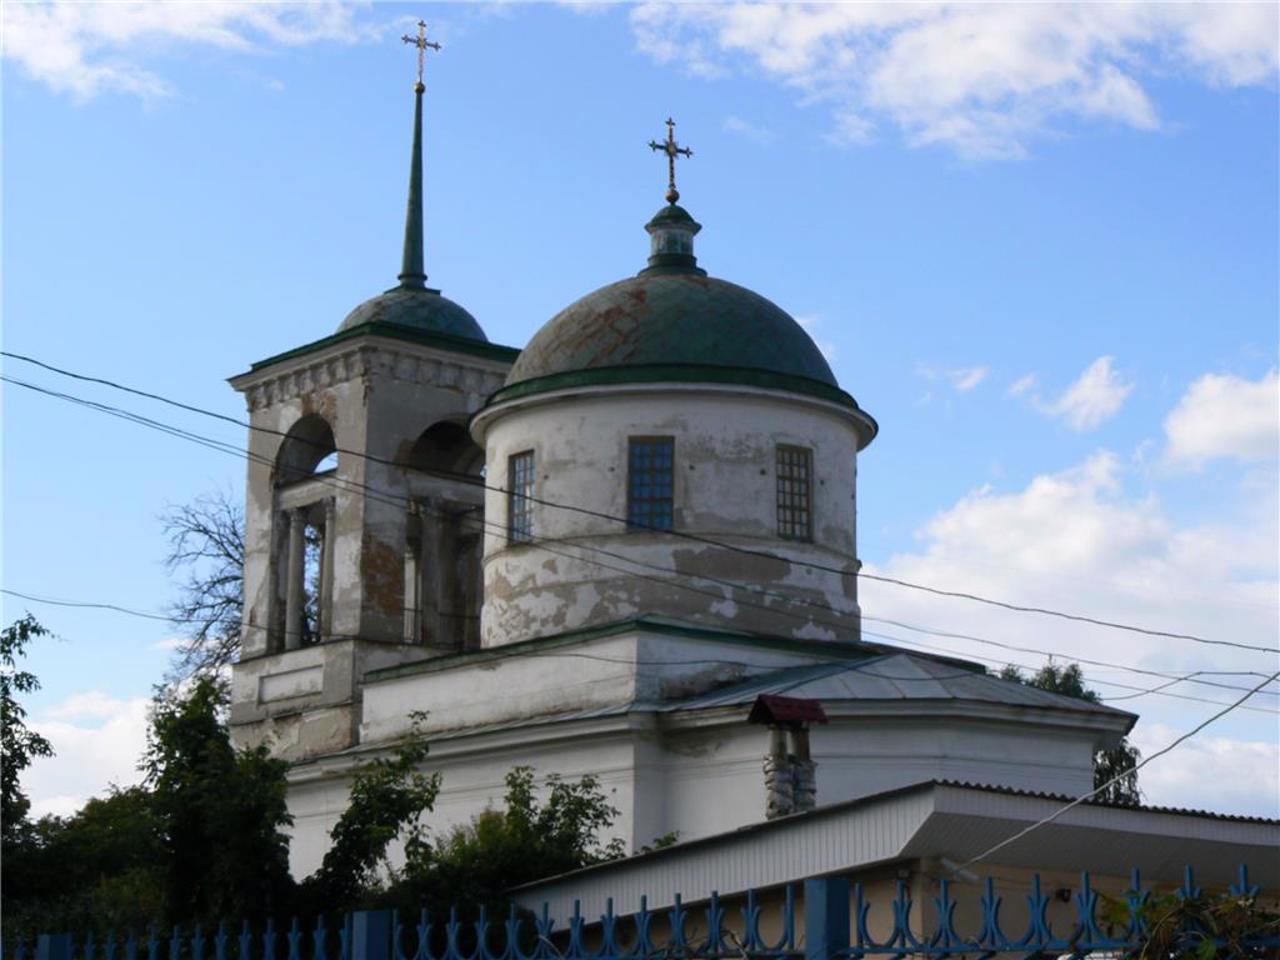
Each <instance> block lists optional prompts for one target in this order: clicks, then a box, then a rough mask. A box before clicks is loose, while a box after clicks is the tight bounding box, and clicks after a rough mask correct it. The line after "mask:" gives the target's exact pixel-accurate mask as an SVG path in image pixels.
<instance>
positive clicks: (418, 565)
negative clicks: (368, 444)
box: [404, 420, 484, 649]
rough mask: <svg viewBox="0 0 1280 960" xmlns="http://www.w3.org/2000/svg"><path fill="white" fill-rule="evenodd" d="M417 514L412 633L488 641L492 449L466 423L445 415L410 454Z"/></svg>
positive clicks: (452, 645) (410, 557) (409, 556)
mask: <svg viewBox="0 0 1280 960" xmlns="http://www.w3.org/2000/svg"><path fill="white" fill-rule="evenodd" d="M404 465H405V467H406V474H407V477H408V484H409V489H410V492H411V496H412V498H413V515H412V516H411V518H410V523H409V526H408V533H407V542H406V544H405V639H406V640H408V641H410V642H412V643H420V644H425V645H428V646H435V647H441V648H445V649H469V648H472V647H478V646H479V645H480V605H481V585H482V573H481V567H480V560H481V554H482V549H483V547H482V540H483V532H484V489H483V486H482V485H481V483H480V480H481V478H482V477H483V473H484V450H483V449H482V448H481V447H480V446H479V445H477V444H476V443H475V441H474V440H472V439H471V435H470V434H469V433H468V432H467V428H466V425H465V424H464V423H462V422H459V421H457V420H440V421H438V422H436V423H434V424H432V425H431V426H430V427H428V428H427V429H426V430H423V431H422V433H421V434H419V435H418V438H417V440H416V441H414V444H413V446H412V447H411V448H410V449H409V452H408V454H407V455H406V456H405V458H404Z"/></svg>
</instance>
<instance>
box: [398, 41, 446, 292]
mask: <svg viewBox="0 0 1280 960" xmlns="http://www.w3.org/2000/svg"><path fill="white" fill-rule="evenodd" d="M400 39H401V40H403V41H404V42H405V43H411V44H413V45H414V46H415V47H417V48H418V82H417V83H415V84H414V86H413V96H414V105H413V154H412V157H411V159H410V161H409V203H408V206H407V208H406V210H405V218H404V258H403V260H402V261H401V265H400V277H399V280H400V286H402V287H419V288H421V287H425V286H426V285H427V274H426V271H425V270H424V268H423V263H422V94H423V91H424V90H426V87H425V86H423V83H422V68H423V66H424V63H425V59H426V53H427V49H428V48H430V49H432V50H439V49H440V44H438V43H433V42H432V41H430V40H428V39H427V25H426V23H425V22H424V21H422V20H419V21H418V35H417V36H416V37H412V36H409V35H408V34H405V35H404V36H403V37H401V38H400Z"/></svg>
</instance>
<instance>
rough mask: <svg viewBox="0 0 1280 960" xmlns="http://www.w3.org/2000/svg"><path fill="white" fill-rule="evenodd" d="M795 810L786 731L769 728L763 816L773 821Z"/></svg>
mask: <svg viewBox="0 0 1280 960" xmlns="http://www.w3.org/2000/svg"><path fill="white" fill-rule="evenodd" d="M794 810H795V783H794V781H793V779H792V776H791V761H790V759H789V758H788V757H787V731H786V730H784V729H783V728H782V727H778V726H771V727H770V728H769V753H768V754H767V755H766V756H765V758H764V815H765V816H766V817H767V818H768V819H770V820H773V819H774V818H775V817H785V816H786V815H787V814H789V813H792V812H794Z"/></svg>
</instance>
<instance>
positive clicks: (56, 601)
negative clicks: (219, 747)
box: [0, 589, 1280, 716]
mask: <svg viewBox="0 0 1280 960" xmlns="http://www.w3.org/2000/svg"><path fill="white" fill-rule="evenodd" d="M0 593H3V594H7V595H8V596H12V597H19V598H21V599H24V600H30V601H32V602H34V603H44V604H50V605H52V606H59V607H75V608H89V609H99V610H111V611H113V612H116V613H123V614H128V615H129V616H134V617H142V618H145V619H148V620H160V621H167V622H169V623H200V622H203V621H202V620H198V619H183V618H179V617H168V616H165V615H163V614H157V613H147V612H145V611H142V610H134V609H131V608H129V607H122V606H118V605H116V604H109V603H95V602H91V601H85V600H67V599H60V598H55V597H41V596H36V595H34V594H29V593H22V592H19V591H17V590H9V589H0ZM241 629H242V630H243V631H245V632H250V631H254V630H259V631H261V630H267V629H268V628H267V627H265V626H262V625H260V624H251V623H242V624H241ZM866 633H868V634H869V635H870V636H873V637H877V638H879V639H882V640H886V641H888V642H890V643H905V644H909V645H911V646H916V647H921V648H923V649H925V650H933V651H937V652H940V653H946V654H954V655H957V656H960V657H968V658H970V659H973V660H982V661H985V662H987V663H994V664H997V665H1000V666H1012V667H1018V668H1019V669H1022V670H1035V669H1036V668H1035V667H1030V666H1028V665H1027V664H1023V663H1015V662H1013V661H1007V660H998V659H994V658H991V657H982V656H976V655H970V654H966V653H964V652H963V651H959V650H955V649H953V648H949V647H939V646H935V645H932V644H926V643H921V642H920V641H918V640H908V639H907V638H905V637H897V636H893V635H891V634H883V633H875V632H872V631H866ZM325 638H326V639H327V640H353V639H359V637H357V636H354V635H346V634H326V635H325ZM880 652H881V654H882V655H885V656H887V655H891V654H892V652H894V651H893V650H892V648H890V650H888V651H885V650H884V649H883V648H880ZM510 655H511V656H538V657H552V656H557V657H569V658H578V659H586V660H599V661H601V662H605V663H633V662H634V663H638V664H640V665H642V666H698V665H716V666H742V661H741V660H724V659H696V660H695V659H690V660H678V661H677V660H671V661H658V660H654V661H631V660H615V659H611V658H608V657H601V656H598V655H592V654H585V653H561V654H550V653H525V652H521V651H512V652H511V654H510ZM874 659H875V660H878V659H879V657H876V658H874ZM833 662H836V661H833ZM873 662H874V661H873ZM1120 669H1125V668H1120ZM1198 672H1200V671H1197V673H1198ZM984 675H985V674H975V673H974V672H973V671H969V670H965V671H963V672H962V673H957V674H949V675H945V676H935V677H933V678H932V679H933V680H949V679H961V678H966V677H974V676H984ZM874 676H877V677H880V678H882V679H885V680H902V681H914V682H922V681H926V680H928V679H930V678H924V677H918V676H917V677H897V676H892V675H889V674H884V673H876V674H874ZM1193 676H1194V674H1189V675H1187V676H1184V677H1175V678H1173V679H1172V680H1170V681H1169V682H1168V683H1166V684H1162V685H1160V686H1158V687H1154V688H1150V689H1148V688H1145V687H1135V686H1133V685H1132V684H1127V683H1120V682H1118V681H1115V680H1097V679H1094V678H1091V682H1093V683H1097V684H1101V685H1102V686H1111V687H1119V688H1121V689H1124V690H1136V691H1138V692H1137V693H1134V694H1130V695H1129V696H1126V697H1102V698H1099V699H1100V702H1103V703H1106V702H1108V701H1111V700H1122V699H1131V698H1134V697H1142V696H1146V695H1148V694H1158V695H1160V696H1164V697H1171V698H1173V699H1177V700H1187V701H1191V702H1195V703H1207V704H1210V705H1212V706H1222V705H1223V704H1222V702H1221V701H1218V700H1207V699H1205V698H1203V697H1194V696H1189V695H1186V694H1178V693H1167V692H1165V688H1166V687H1169V686H1172V685H1173V684H1175V683H1178V682H1181V681H1184V680H1189V679H1191V677H1193ZM744 679H745V678H744ZM1241 689H1244V688H1241ZM1242 709H1244V710H1250V711H1253V712H1257V713H1268V714H1272V715H1273V716H1280V711H1277V710H1271V709H1268V708H1266V707H1251V706H1247V705H1246V706H1244V707H1242Z"/></svg>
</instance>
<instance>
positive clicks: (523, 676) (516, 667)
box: [360, 626, 822, 744]
mask: <svg viewBox="0 0 1280 960" xmlns="http://www.w3.org/2000/svg"><path fill="white" fill-rule="evenodd" d="M495 653H496V651H489V652H484V653H477V654H471V655H463V656H461V657H455V658H450V659H449V660H444V661H439V662H433V661H430V660H428V661H423V662H421V663H418V664H415V665H414V666H412V667H409V668H406V669H405V670H403V671H401V672H400V675H395V674H390V675H384V676H381V677H374V678H370V680H369V682H366V684H365V687H364V694H363V696H364V706H363V715H362V717H363V718H362V721H361V724H360V739H361V742H363V743H366V744H376V743H380V742H385V741H388V740H392V739H394V738H397V737H401V736H404V735H405V734H407V733H409V732H410V730H411V728H412V724H413V719H412V716H411V715H412V714H413V713H414V712H418V711H426V713H427V716H426V718H425V719H424V720H422V721H421V722H420V724H419V729H420V731H421V732H422V733H424V734H426V735H432V734H435V733H441V732H446V731H451V730H458V729H466V728H475V727H483V726H486V725H491V724H501V723H516V722H523V721H527V720H529V719H532V718H536V717H550V716H554V715H557V714H572V713H580V712H582V711H586V710H600V709H605V708H610V707H622V706H625V705H627V704H631V703H633V702H640V703H657V702H659V701H663V700H672V699H677V698H680V697H688V696H694V695H697V694H699V693H703V692H705V691H708V690H712V689H715V688H717V687H721V686H724V685H726V684H729V683H734V682H736V681H739V680H743V679H746V678H748V677H751V676H755V675H757V674H760V673H764V672H768V671H772V670H777V669H781V668H784V667H789V666H796V665H799V664H806V663H813V662H815V661H818V662H820V661H821V660H822V655H821V653H820V648H818V649H814V648H813V647H809V648H804V647H793V648H786V647H785V646H784V645H777V646H773V647H771V646H768V645H765V644H753V643H751V642H750V641H749V640H744V638H742V637H733V636H724V637H720V638H717V637H716V636H715V635H714V634H711V633H709V632H708V633H706V634H703V635H701V636H699V635H698V633H697V632H696V631H681V632H678V633H676V634H673V633H660V632H656V631H653V630H646V628H645V627H644V626H638V627H634V628H629V629H627V630H626V631H625V632H621V633H618V634H615V635H608V636H597V637H590V638H583V639H580V640H577V641H575V642H565V643H549V644H546V645H537V646H528V647H526V648H522V649H521V650H520V651H519V652H518V653H516V654H514V655H512V656H509V657H508V656H495V655H494V654H495Z"/></svg>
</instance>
